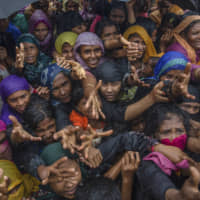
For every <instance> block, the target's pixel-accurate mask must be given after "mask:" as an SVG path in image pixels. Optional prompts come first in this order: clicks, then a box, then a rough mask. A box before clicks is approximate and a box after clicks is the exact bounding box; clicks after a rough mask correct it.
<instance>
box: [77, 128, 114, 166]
mask: <svg viewBox="0 0 200 200" xmlns="http://www.w3.org/2000/svg"><path fill="white" fill-rule="evenodd" d="M88 133H89V134H88V135H84V134H83V135H81V136H80V139H81V141H82V143H81V145H80V146H78V145H76V150H77V152H78V154H79V157H80V160H81V161H82V162H84V163H85V164H87V165H88V166H90V167H92V168H96V167H98V166H99V164H100V163H101V161H102V160H103V158H102V155H101V152H100V151H99V150H98V149H96V148H94V147H93V146H92V141H93V139H95V138H98V137H106V136H110V135H111V134H112V133H113V131H112V130H109V131H105V132H101V133H98V132H96V131H95V130H94V129H93V128H92V127H91V126H90V125H89V126H88Z"/></svg>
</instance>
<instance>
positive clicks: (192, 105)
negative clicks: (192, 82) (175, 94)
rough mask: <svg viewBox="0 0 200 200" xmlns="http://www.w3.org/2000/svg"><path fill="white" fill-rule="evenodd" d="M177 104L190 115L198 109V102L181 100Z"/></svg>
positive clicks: (199, 107)
mask: <svg viewBox="0 0 200 200" xmlns="http://www.w3.org/2000/svg"><path fill="white" fill-rule="evenodd" d="M178 106H179V107H180V108H181V109H182V110H184V111H186V112H187V113H189V114H191V115H194V114H198V113H199V111H200V103H198V102H183V103H181V104H179V105H178Z"/></svg>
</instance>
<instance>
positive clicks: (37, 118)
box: [23, 94, 54, 130]
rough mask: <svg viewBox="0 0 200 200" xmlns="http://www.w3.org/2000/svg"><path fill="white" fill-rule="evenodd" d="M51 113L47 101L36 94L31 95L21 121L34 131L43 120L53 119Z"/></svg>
mask: <svg viewBox="0 0 200 200" xmlns="http://www.w3.org/2000/svg"><path fill="white" fill-rule="evenodd" d="M53 117H54V116H53V111H52V108H51V105H50V103H49V102H48V101H46V100H45V99H43V98H41V97H40V96H38V95H37V94H32V95H31V98H30V102H29V104H28V106H27V107H26V109H25V111H24V113H23V119H24V120H25V122H26V123H27V124H28V126H29V127H30V128H32V129H33V130H35V129H36V128H37V126H38V124H39V123H40V122H41V121H43V120H44V119H45V118H53Z"/></svg>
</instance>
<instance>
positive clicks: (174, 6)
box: [169, 4, 184, 15]
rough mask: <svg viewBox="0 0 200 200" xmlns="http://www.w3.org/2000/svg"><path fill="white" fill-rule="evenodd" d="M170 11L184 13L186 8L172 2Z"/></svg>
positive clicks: (177, 13) (178, 13)
mask: <svg viewBox="0 0 200 200" xmlns="http://www.w3.org/2000/svg"><path fill="white" fill-rule="evenodd" d="M169 13H174V14H176V15H183V14H184V10H183V9H182V8H181V7H179V6H178V5H176V4H172V5H171V6H170V8H169Z"/></svg>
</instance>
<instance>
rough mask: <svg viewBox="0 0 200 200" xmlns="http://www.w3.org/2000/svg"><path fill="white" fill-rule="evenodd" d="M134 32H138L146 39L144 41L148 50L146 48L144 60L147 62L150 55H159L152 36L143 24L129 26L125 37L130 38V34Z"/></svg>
mask: <svg viewBox="0 0 200 200" xmlns="http://www.w3.org/2000/svg"><path fill="white" fill-rule="evenodd" d="M134 33H137V34H138V35H139V36H140V37H141V38H142V39H143V40H144V43H145V45H146V50H145V55H144V58H143V62H147V61H148V59H149V57H156V56H158V55H157V52H156V49H155V47H154V44H153V42H152V39H151V37H150V36H149V34H148V33H147V31H146V30H145V29H144V28H143V27H142V26H139V25H134V26H131V27H129V28H128V29H127V30H126V31H125V33H124V37H125V38H126V39H127V40H128V38H129V37H130V35H132V34H134Z"/></svg>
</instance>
